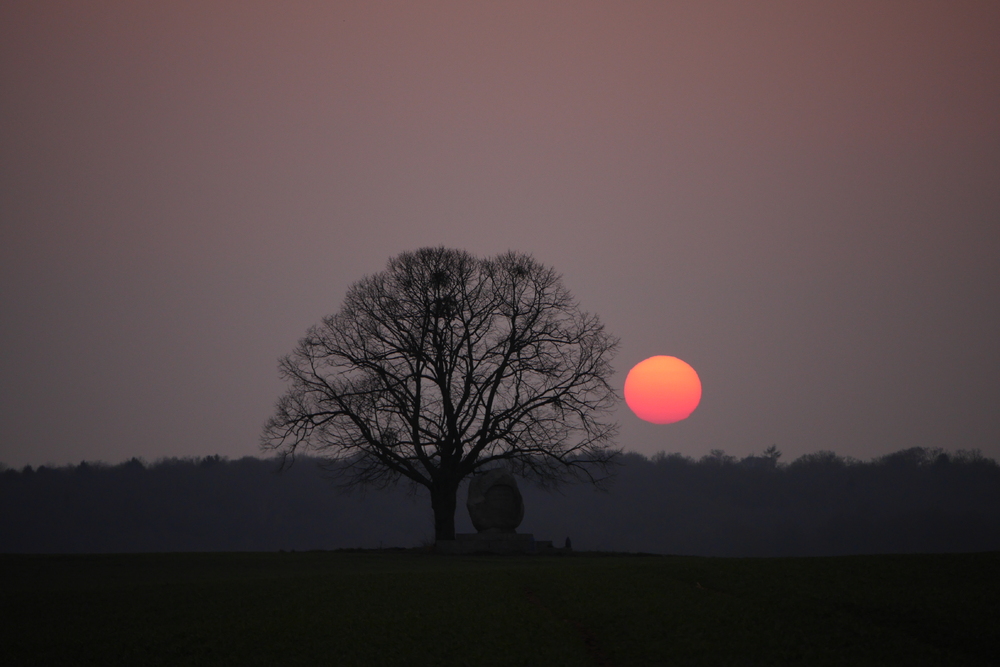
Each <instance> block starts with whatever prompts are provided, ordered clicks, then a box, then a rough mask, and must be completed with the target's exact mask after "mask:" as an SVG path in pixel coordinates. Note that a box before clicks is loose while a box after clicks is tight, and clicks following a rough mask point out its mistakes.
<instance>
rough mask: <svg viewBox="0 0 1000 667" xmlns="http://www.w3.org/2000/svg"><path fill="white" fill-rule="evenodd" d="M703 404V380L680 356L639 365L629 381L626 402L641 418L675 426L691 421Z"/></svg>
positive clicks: (627, 379)
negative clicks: (699, 406) (683, 420)
mask: <svg viewBox="0 0 1000 667" xmlns="http://www.w3.org/2000/svg"><path fill="white" fill-rule="evenodd" d="M700 401H701V380H700V379H699V378H698V374H697V373H695V372H694V369H693V368H691V366H690V365H689V364H687V363H686V362H684V361H681V360H680V359H678V358H677V357H667V356H664V355H658V356H655V357H650V358H649V359H646V360H645V361H640V362H639V363H637V364H636V365H635V366H634V367H633V368H632V370H630V371H629V372H628V377H626V378H625V402H626V403H628V406H629V407H630V408H632V412H634V413H635V415H636V417H638V418H639V419H644V420H646V421H648V422H652V423H654V424H672V423H674V422H679V421H680V420H682V419H687V418H688V416H690V414H691V413H692V412H694V409H695V408H697V407H698V403H699V402H700Z"/></svg>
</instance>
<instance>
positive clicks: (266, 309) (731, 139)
mask: <svg viewBox="0 0 1000 667" xmlns="http://www.w3.org/2000/svg"><path fill="white" fill-rule="evenodd" d="M998 35H1000V3H997V2H994V1H993V0H984V1H983V2H961V1H956V0H948V1H942V2H918V1H917V0H906V1H904V2H874V1H871V0H863V1H857V2H846V1H842V2H803V1H794V2H771V3H768V2H743V1H736V2H719V3H713V2H706V1H704V0H699V1H698V2H693V1H692V2H659V1H658V2H648V3H644V2H603V3H601V2H596V3H595V2H591V3H586V2H565V3H560V2H537V1H536V0H532V1H530V2H523V3H521V2H517V3H515V2H490V3H486V2H449V3H434V2H416V3H403V2H398V3H377V2H371V1H365V2H358V3H347V2H328V3H327V2H323V3H321V2H280V3H279V2H267V3H253V2H246V1H240V2H211V1H206V0H198V1H197V2H178V1H171V2H160V3H144V2H133V1H131V0H130V1H127V2H100V1H90V2H85V3H84V2H81V3H63V2H28V1H26V0H7V1H6V2H4V3H2V4H0V344H2V352H0V461H2V462H4V463H6V464H8V465H13V466H22V465H25V464H32V465H38V464H41V463H45V462H52V463H67V462H78V461H80V460H81V459H86V460H105V461H109V462H117V461H120V460H122V459H125V458H128V457H131V456H141V457H145V458H146V459H149V460H153V459H156V458H158V457H161V456H191V455H207V454H215V453H219V454H222V455H226V456H231V457H238V456H243V455H248V454H251V455H256V454H258V453H259V450H258V445H257V442H258V436H259V432H260V428H261V425H262V423H263V422H264V420H265V419H266V418H267V417H268V416H269V414H270V411H271V409H272V407H273V404H274V401H275V400H276V399H277V397H278V396H279V394H280V393H281V392H282V391H283V384H282V383H281V382H280V381H279V379H278V376H277V367H276V364H277V359H278V357H279V356H281V355H283V354H285V353H286V352H289V351H290V350H291V349H292V348H293V346H294V345H295V343H296V341H297V340H298V338H299V337H300V336H301V335H302V334H303V333H304V332H305V330H306V328H307V327H308V326H309V325H311V324H314V323H316V322H318V321H319V320H320V319H321V318H322V317H323V316H324V315H327V314H330V313H333V312H335V311H336V310H337V309H338V308H339V306H340V302H341V300H342V299H343V296H344V294H345V291H346V290H347V288H348V286H349V285H350V284H351V283H352V282H354V281H355V280H357V279H359V278H361V277H362V276H363V275H365V274H368V273H373V272H376V271H379V270H381V269H382V268H383V267H384V266H385V262H386V261H387V260H388V259H389V258H390V257H392V256H394V255H396V254H398V253H399V252H401V251H405V250H412V249H416V248H419V247H421V246H427V245H441V244H443V245H446V246H452V247H458V248H464V249H467V250H469V251H471V252H473V253H476V254H480V255H487V254H494V253H497V252H501V251H504V250H507V249H515V250H519V251H524V252H529V253H531V254H533V255H534V256H535V257H536V258H537V259H538V260H540V261H542V262H544V263H546V264H548V265H551V266H553V267H555V268H556V269H557V270H558V271H560V272H561V273H562V274H563V276H564V279H565V282H566V284H567V286H568V287H569V288H570V289H571V290H572V291H573V293H574V294H575V295H576V296H577V298H578V299H579V300H580V302H581V304H582V305H583V307H584V308H585V309H587V310H588V311H592V312H596V313H597V314H599V315H600V316H601V317H602V319H603V320H604V322H605V323H606V325H607V327H608V329H609V330H610V331H611V332H612V333H614V334H616V335H617V336H619V337H620V338H621V340H622V346H621V351H620V353H619V355H618V357H617V359H616V364H615V365H616V368H617V375H616V382H617V384H618V386H619V388H620V387H621V384H622V383H623V382H624V378H625V374H626V373H627V371H628V369H629V368H631V366H632V365H633V364H635V363H636V362H638V361H640V360H642V359H644V358H646V357H649V356H652V355H656V354H668V355H674V356H678V357H680V358H682V359H684V360H686V361H688V362H689V363H690V364H692V365H693V366H694V367H695V369H697V371H698V372H699V374H700V375H701V378H702V382H703V384H704V397H703V399H702V404H701V406H700V407H699V408H698V410H697V411H696V412H695V413H694V414H693V415H692V416H691V418H690V419H688V420H687V421H685V422H681V423H678V424H673V425H667V426H654V425H652V424H646V423H644V422H640V421H639V420H638V419H637V418H635V417H634V416H633V415H632V414H631V413H630V412H629V411H628V409H627V408H626V407H625V406H624V403H623V404H622V407H621V410H620V413H619V419H620V422H621V436H620V439H619V442H620V444H621V445H623V446H624V447H625V448H626V449H631V450H636V451H639V452H643V453H646V454H652V453H654V452H656V451H660V450H665V451H667V452H681V453H683V454H686V455H689V456H695V457H699V456H701V455H703V454H705V453H707V452H708V451H709V450H710V449H713V448H721V449H724V450H726V451H727V452H729V453H731V454H736V455H746V454H749V453H751V452H755V451H756V452H759V451H761V450H763V449H764V448H766V447H768V446H769V445H772V444H775V445H777V446H778V448H779V449H781V450H782V451H783V452H785V456H786V457H787V458H794V457H796V456H799V455H801V454H804V453H808V452H813V451H817V450H821V449H829V450H834V451H836V452H837V453H839V454H842V455H850V456H855V457H858V458H865V459H867V458H870V457H873V456H878V455H880V454H884V453H888V452H891V451H896V450H898V449H902V448H905V447H911V446H927V447H944V448H947V449H959V448H980V449H982V450H983V452H984V453H986V454H987V455H990V456H993V457H1000V39H998V37H997V36H998Z"/></svg>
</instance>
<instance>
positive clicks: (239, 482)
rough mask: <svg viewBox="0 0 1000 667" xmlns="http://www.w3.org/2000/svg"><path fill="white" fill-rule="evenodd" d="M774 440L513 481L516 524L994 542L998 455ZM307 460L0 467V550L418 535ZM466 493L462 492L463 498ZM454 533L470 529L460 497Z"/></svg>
mask: <svg viewBox="0 0 1000 667" xmlns="http://www.w3.org/2000/svg"><path fill="white" fill-rule="evenodd" d="M779 459H780V453H779V452H778V451H777V450H775V449H774V448H771V449H769V450H767V451H766V452H765V453H764V454H762V455H757V456H749V457H746V458H743V459H737V458H735V457H732V456H727V455H725V453H724V452H722V451H718V450H716V451H713V452H712V454H711V455H709V456H706V457H704V458H702V459H700V460H697V461H696V460H694V459H691V458H687V457H684V456H681V455H679V454H671V455H663V454H659V455H656V456H654V457H652V459H648V458H646V457H643V456H641V455H638V454H626V455H624V456H623V457H622V466H621V467H620V468H619V470H618V474H617V476H616V477H615V479H614V480H613V482H612V483H611V484H610V486H609V487H608V488H607V489H606V490H595V489H594V488H593V487H590V486H585V485H574V486H565V487H562V488H561V489H560V490H559V491H557V492H547V491H543V490H540V489H537V488H534V487H532V486H530V485H529V484H522V489H521V490H522V494H523V495H524V499H525V506H526V511H525V519H524V523H523V524H522V525H521V527H520V528H519V532H528V533H534V535H535V537H536V538H538V539H550V540H554V541H555V542H556V544H557V545H559V546H561V545H562V543H563V540H564V539H565V538H566V537H571V538H572V540H573V546H574V547H575V548H577V549H586V550H607V551H643V552H653V553H675V554H700V555H717V556H797V555H837V554H860V553H904V552H955V551H990V550H1000V466H998V465H997V462H996V461H994V460H992V459H988V458H984V457H983V456H981V455H980V454H979V453H978V452H968V451H964V452H963V451H960V452H957V453H953V454H949V453H946V452H944V451H942V450H931V449H923V448H914V449H907V450H904V451H900V452H897V453H895V454H890V455H888V456H884V457H880V458H877V459H874V460H871V461H867V462H862V461H858V460H854V459H845V458H842V457H839V456H837V455H835V454H833V453H832V452H819V453H817V454H811V455H807V456H803V457H801V458H799V459H797V460H795V461H793V462H792V463H790V464H782V463H780V462H779ZM317 463H318V461H316V460H314V459H301V458H300V459H299V460H298V461H297V462H296V464H295V465H294V466H292V467H291V468H287V469H285V470H284V471H282V472H280V473H278V472H277V469H278V463H277V462H276V461H274V460H263V459H257V458H252V457H246V458H242V459H239V460H235V461H230V460H227V459H223V458H220V457H218V456H210V457H207V458H203V459H167V460H162V461H159V462H156V463H154V464H149V465H147V464H145V463H144V462H142V461H140V460H137V459H132V460H131V461H128V462H125V463H121V464H119V465H114V466H111V465H106V464H95V463H81V464H79V465H76V466H65V467H58V468H55V467H45V466H43V467H39V468H37V469H33V468H31V467H26V468H24V469H23V470H13V469H3V470H2V471H0V552H22V553H79V552H136V551H221V550H226V551H276V550H280V549H285V550H293V549H294V550H308V549H337V548H353V547H364V548H375V547H379V546H380V545H381V546H385V547H390V546H405V547H409V546H417V545H419V544H421V543H429V542H430V540H431V536H432V535H433V525H432V524H433V522H432V515H431V511H430V503H429V501H428V499H427V497H426V495H425V494H424V493H421V492H419V491H418V492H416V493H412V492H409V491H408V490H406V489H405V488H397V489H392V490H387V491H375V490H371V491H368V492H366V493H364V494H361V493H357V492H355V493H352V494H345V493H342V492H338V491H337V490H336V489H334V488H333V487H332V485H331V482H330V480H329V479H328V478H327V475H328V473H326V472H324V471H323V470H322V469H321V468H320V467H319V466H318V465H317ZM464 495H465V494H464V490H463V491H461V495H460V499H461V500H462V501H464ZM456 518H457V524H458V530H459V532H473V529H472V527H471V524H470V522H469V518H468V515H467V512H466V511H465V507H464V502H462V503H460V506H459V510H458V514H457V517H456Z"/></svg>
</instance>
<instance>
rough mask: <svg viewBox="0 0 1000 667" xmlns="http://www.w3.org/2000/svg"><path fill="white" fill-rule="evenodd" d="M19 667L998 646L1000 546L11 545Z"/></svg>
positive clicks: (958, 654)
mask: <svg viewBox="0 0 1000 667" xmlns="http://www.w3.org/2000/svg"><path fill="white" fill-rule="evenodd" d="M0 585H2V588H0V640H2V644H0V655H2V662H3V663H4V664H5V665H29V664H37V665H57V664H94V665H114V664H123V665H124V664H128V665H139V664H141V665H160V664H163V665H167V664H169V665H174V664H183V665H201V664H204V665H216V664H233V665H299V664H301V665H365V666H366V667H370V666H372V665H414V664H432V665H476V666H480V665H619V666H624V665H727V664H732V665H777V664H807V665H877V664H892V665H949V664H953V665H991V664H1000V554H998V553H987V554H958V555H913V556H856V557H840V558H789V559H721V558H694V557H678V556H638V555H602V554H574V555H571V556H565V557H556V556H552V557H507V558H504V557H498V556H473V557H446V556H434V555H431V554H423V553H415V552H399V551H387V552H358V553H350V552H319V553H212V554H139V555H100V556H20V555H0Z"/></svg>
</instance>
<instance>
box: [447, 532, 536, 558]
mask: <svg viewBox="0 0 1000 667" xmlns="http://www.w3.org/2000/svg"><path fill="white" fill-rule="evenodd" d="M434 550H435V551H436V552H438V553H443V554H477V553H488V554H539V553H546V552H552V551H554V548H553V546H552V542H551V541H548V540H545V541H537V540H535V536H534V535H531V534H528V533H514V532H501V531H491V530H486V531H483V532H480V533H457V534H456V535H455V539H454V540H438V541H437V542H436V543H435V544H434Z"/></svg>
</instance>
